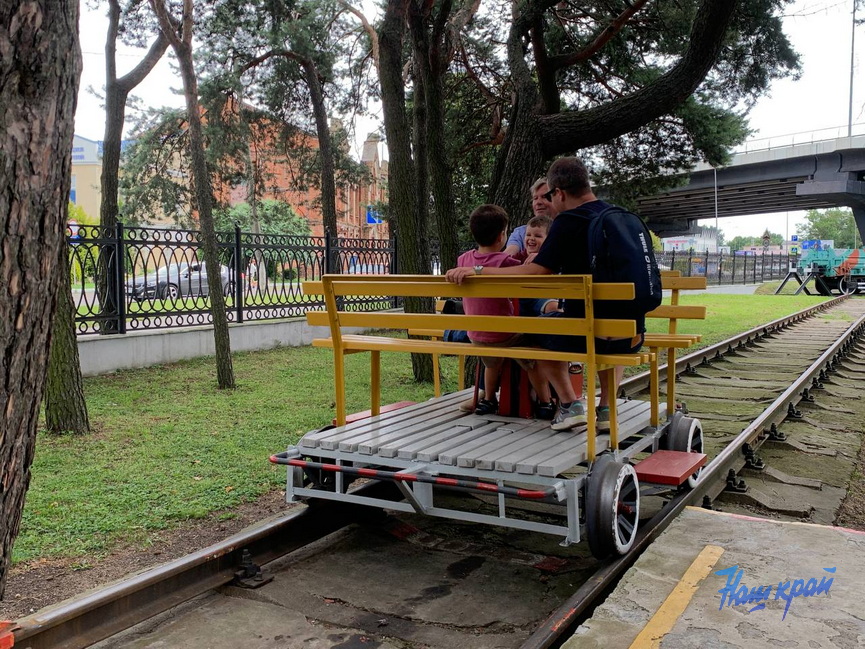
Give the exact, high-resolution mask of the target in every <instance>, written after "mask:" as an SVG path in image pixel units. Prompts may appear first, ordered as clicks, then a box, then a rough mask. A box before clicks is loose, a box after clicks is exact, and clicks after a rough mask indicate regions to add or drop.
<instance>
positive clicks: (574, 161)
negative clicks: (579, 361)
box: [446, 158, 643, 430]
mask: <svg viewBox="0 0 865 649" xmlns="http://www.w3.org/2000/svg"><path fill="white" fill-rule="evenodd" d="M547 185H548V187H549V190H548V191H547V193H546V195H545V198H546V199H547V200H549V201H550V202H551V203H552V205H553V209H554V211H555V212H556V213H557V216H556V217H555V219H554V220H553V225H552V227H551V228H550V232H549V234H548V235H547V238H546V240H545V241H544V243H543V245H542V246H541V249H540V251H539V252H538V254H537V256H536V257H535V259H534V261H533V262H531V263H528V264H524V265H523V266H512V267H510V268H484V269H483V270H482V271H481V272H482V273H488V274H490V275H551V274H556V273H565V274H575V275H589V274H591V272H592V271H591V261H590V259H589V248H588V236H587V234H588V225H589V221H588V219H586V218H584V217H581V216H579V215H578V214H577V213H575V210H577V209H578V208H579V210H580V211H581V212H582V213H583V214H585V213H586V211H589V212H595V213H599V212H600V211H601V210H603V209H604V208H605V207H607V204H606V203H604V202H603V201H599V200H598V198H597V197H596V196H595V194H594V193H593V192H592V189H591V186H590V184H589V174H588V171H587V170H586V167H585V166H584V165H583V163H582V162H581V161H580V160H579V159H578V158H561V159H559V160H556V161H555V162H554V163H553V164H552V165H551V166H550V169H549V171H548V172H547ZM474 274H476V272H475V271H474V269H472V268H452V269H451V270H449V271H448V272H447V274H446V276H447V279H448V281H450V282H454V283H456V284H460V283H462V281H463V279H465V278H466V277H468V276H470V275H474ZM584 315H585V313H584V309H583V303H582V302H581V301H578V302H574V301H569V300H565V306H564V313H553V314H549V317H571V318H582V317H583V316H584ZM638 325H640V323H638ZM642 329H643V327H642V326H639V327H638V332H639V333H638V335H637V336H636V337H635V338H633V339H631V338H627V339H614V340H609V339H601V338H596V339H595V349H596V351H597V353H599V354H605V353H607V354H615V353H628V352H631V351H636V350H637V349H639V348H640V346H642V343H643V338H642ZM537 342H538V344H539V346H541V347H544V348H546V349H554V350H557V351H573V352H577V353H579V352H584V351H585V350H586V341H585V338H583V337H581V336H539V337H538V338H537ZM538 367H539V369H540V370H541V372H542V373H543V375H544V376H546V377H547V379H548V380H549V382H550V383H552V385H553V387H554V388H555V390H556V394H558V395H559V412H558V414H557V415H556V418H555V419H554V420H553V423H552V427H553V429H554V430H569V429H571V428H574V427H576V426H577V425H579V424H582V423H585V422H586V413H585V406H584V405H583V404H582V402H580V401H579V400H578V399H577V396H576V393H575V392H574V388H573V385H572V384H571V381H570V377H569V376H568V364H567V363H565V362H562V361H538ZM622 369H623V368H617V369H616V370H615V371H616V386H617V387H618V384H619V381H620V380H621V375H622ZM609 371H613V370H604V371H602V372H599V376H600V382H601V395H600V400H599V405H598V429H599V430H602V429H604V428H609V404H610V396H611V395H610V394H608V393H607V381H606V372H609ZM587 391H588V392H589V393H591V392H593V391H594V386H588V389H587ZM613 395H615V392H613Z"/></svg>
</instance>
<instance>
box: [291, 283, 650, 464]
mask: <svg viewBox="0 0 865 649" xmlns="http://www.w3.org/2000/svg"><path fill="white" fill-rule="evenodd" d="M303 292H304V294H306V295H323V296H324V302H325V308H326V310H325V311H309V312H307V321H308V323H309V324H310V325H313V326H324V327H328V328H329V329H330V336H329V337H327V338H316V339H315V340H313V343H312V344H313V346H315V347H329V348H332V349H333V350H334V355H333V358H334V382H335V391H336V421H337V425H343V424H344V423H345V419H346V407H345V358H344V357H345V355H346V354H352V353H357V352H370V356H371V360H370V365H371V367H370V372H371V399H370V400H371V411H372V414H373V415H376V414H378V413H379V412H380V408H381V386H380V378H381V377H380V354H381V352H383V351H388V352H404V353H405V352H408V353H421V354H433V355H437V354H456V355H465V354H466V352H467V346H466V345H465V344H464V343H451V342H444V341H442V340H419V339H411V338H409V339H406V338H392V337H386V336H369V335H356V334H346V333H343V331H342V330H343V328H345V327H361V328H368V329H396V330H403V331H405V330H422V329H427V330H435V331H443V330H445V329H457V330H474V331H495V332H501V333H520V334H557V335H572V336H583V337H585V338H586V347H587V351H586V352H585V353H570V352H556V351H551V350H547V349H540V348H537V347H494V346H485V345H472V347H471V348H470V349H471V352H470V353H471V354H472V355H476V356H484V355H488V356H495V357H499V358H514V359H517V358H522V359H534V360H553V361H574V362H579V363H582V364H583V367H584V371H585V380H586V382H587V385H590V386H594V385H595V377H596V376H597V373H598V371H599V370H603V369H609V368H613V367H615V366H618V365H630V366H637V365H642V364H645V363H648V364H649V365H650V368H651V380H650V395H651V396H650V403H651V406H650V408H651V410H650V423H651V425H652V426H655V427H657V426H658V424H659V403H658V363H657V355H656V353H654V352H652V351H648V352H646V351H640V352H636V353H633V354H597V353H596V352H595V337H596V336H606V337H612V338H630V337H633V336H634V335H636V323H635V322H634V321H633V320H612V319H601V318H595V317H594V306H593V301H594V300H599V299H603V300H631V299H633V297H634V287H633V285H632V284H594V285H593V284H592V279H591V276H588V275H546V276H541V277H537V276H519V275H512V276H474V277H469V278H467V280H466V281H465V282H464V283H463V284H461V285H456V284H450V283H448V282H447V281H446V280H445V279H444V278H443V277H441V276H430V275H383V276H358V275H325V276H324V277H322V279H321V281H315V282H304V283H303ZM344 297H427V298H449V297H454V298H456V297H461V298H465V297H498V298H552V299H568V300H581V301H583V303H584V306H585V314H586V316H585V317H584V318H536V317H519V316H468V315H456V314H443V313H402V312H393V311H377V312H370V313H362V312H357V311H341V310H339V308H338V307H337V304H338V303H339V302H340V298H344ZM614 380H615V378H614V376H613V373H612V372H610V373H609V384H608V387H609V388H610V394H615V391H614V385H613V382H614ZM611 405H613V407H612V408H611V411H610V446H611V448H613V449H617V448H618V428H617V415H616V408H615V403H613V404H611ZM587 418H588V427H587V428H588V439H587V455H588V459H589V461H593V460H594V457H595V431H596V422H595V419H596V417H595V409H594V408H591V407H590V408H588V413H587Z"/></svg>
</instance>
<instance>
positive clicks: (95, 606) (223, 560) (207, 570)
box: [11, 482, 402, 649]
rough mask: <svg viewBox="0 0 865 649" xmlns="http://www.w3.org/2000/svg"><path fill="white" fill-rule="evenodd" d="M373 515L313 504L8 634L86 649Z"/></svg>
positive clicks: (388, 488)
mask: <svg viewBox="0 0 865 649" xmlns="http://www.w3.org/2000/svg"><path fill="white" fill-rule="evenodd" d="M354 491H355V492H362V493H366V494H369V495H375V496H376V497H378V498H388V499H392V500H399V499H400V498H401V497H402V496H401V495H400V493H399V491H398V490H397V489H394V488H393V486H392V485H391V484H390V483H377V482H371V483H368V484H365V485H363V486H361V487H358V488H357V489H355V490H354ZM370 492H373V493H370ZM371 515H373V514H372V512H371V511H370V509H369V507H362V506H360V505H351V504H348V503H335V502H331V501H324V502H318V501H316V502H314V503H311V504H310V505H309V506H308V507H305V508H303V509H298V510H297V511H293V512H288V513H286V514H281V515H278V516H276V517H273V518H271V519H268V520H266V521H262V522H261V523H259V524H257V525H255V526H253V527H251V528H249V529H247V530H244V531H242V532H240V533H238V534H235V535H234V536H231V537H229V538H227V539H225V540H224V541H222V542H220V543H216V544H214V545H211V546H210V547H207V548H204V549H203V550H199V551H198V552H194V553H192V554H190V555H187V556H184V557H181V558H179V559H177V560H175V561H171V562H169V563H166V564H163V565H161V566H156V567H155V568H152V569H150V570H147V571H145V572H143V573H141V574H139V575H136V576H133V577H131V578H129V579H124V580H122V581H119V582H116V583H114V584H112V585H109V586H108V587H106V588H103V589H100V590H97V591H94V592H92V593H89V594H85V595H83V596H81V597H78V598H75V599H73V600H70V601H67V602H63V603H61V604H59V605H57V606H52V607H49V608H47V609H45V610H43V611H39V612H37V613H34V614H33V615H30V616H27V617H24V618H21V619H20V620H17V621H15V622H14V625H13V627H12V628H11V631H12V634H13V637H14V646H15V647H16V649H17V648H18V647H21V648H22V649H24V648H30V649H80V648H83V647H88V646H90V645H91V644H93V643H95V642H98V641H99V640H103V639H105V638H108V637H110V636H112V635H114V634H116V633H119V632H120V631H123V630H124V629H128V628H131V627H133V626H135V625H136V624H138V623H140V622H143V621H144V620H147V619H148V618H150V617H153V616H154V615H157V614H158V613H161V612H163V611H166V610H168V609H170V608H172V607H174V606H177V605H178V604H181V603H183V602H185V601H187V600H189V599H192V598H193V597H196V596H197V595H200V594H202V593H205V592H207V591H209V590H211V589H213V588H217V587H219V586H223V585H225V584H228V583H230V582H231V581H232V580H233V579H234V578H235V574H236V573H237V571H238V570H240V569H241V568H242V565H243V561H244V558H248V559H250V560H251V561H252V562H253V563H254V564H257V565H263V564H266V563H268V562H270V561H273V560H274V559H277V558H279V557H281V556H284V555H286V554H288V553H289V552H292V551H293V550H296V549H298V548H301V547H303V546H305V545H308V544H310V543H312V542H313V541H315V540H318V539H320V538H323V537H325V536H327V535H328V534H331V533H332V532H335V531H337V530H339V529H341V528H343V527H345V526H346V525H349V524H350V523H352V522H355V521H358V520H364V519H366V520H368V519H369V518H370V516H371ZM247 551H248V552H249V554H248V555H246V554H245V553H246V552H247Z"/></svg>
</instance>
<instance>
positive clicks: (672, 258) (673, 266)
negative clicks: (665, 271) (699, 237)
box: [670, 248, 676, 270]
mask: <svg viewBox="0 0 865 649" xmlns="http://www.w3.org/2000/svg"><path fill="white" fill-rule="evenodd" d="M670 252H671V253H673V254H671V255H670V270H676V249H675V248H673V249H672V250H671V251H670Z"/></svg>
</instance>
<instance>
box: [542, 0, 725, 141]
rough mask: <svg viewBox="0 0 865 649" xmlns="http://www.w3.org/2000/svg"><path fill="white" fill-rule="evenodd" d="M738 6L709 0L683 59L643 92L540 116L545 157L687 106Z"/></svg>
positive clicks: (697, 18)
mask: <svg viewBox="0 0 865 649" xmlns="http://www.w3.org/2000/svg"><path fill="white" fill-rule="evenodd" d="M736 5H737V0H703V2H702V3H701V5H700V7H699V9H698V11H697V15H696V16H695V18H694V24H693V27H692V29H691V35H690V40H689V45H688V49H687V50H686V51H685V53H684V54H683V55H682V58H681V59H680V61H679V62H678V63H677V64H676V65H675V66H673V67H672V68H671V69H670V70H669V71H668V72H667V73H666V74H664V75H663V76H661V77H659V78H658V79H657V80H656V81H654V82H652V83H651V84H649V85H647V86H646V87H644V88H642V89H641V90H638V91H637V92H635V93H633V94H630V95H628V96H626V97H622V98H621V99H615V100H613V101H611V102H609V103H607V104H604V105H602V106H598V107H596V108H590V109H588V110H583V111H568V112H564V113H558V114H555V115H542V116H540V117H539V118H538V119H539V123H540V131H541V146H542V148H543V152H544V155H545V156H546V157H548V158H551V157H553V156H555V155H558V154H560V153H565V152H568V151H574V150H578V149H583V148H585V147H589V146H593V145H595V144H600V143H602V142H606V141H608V140H611V139H613V138H615V137H618V136H620V135H622V134H623V133H627V132H628V131H632V130H634V129H636V128H639V127H640V126H643V125H644V124H646V123H648V122H650V121H651V120H653V119H656V118H658V117H660V116H661V115H663V114H665V113H668V112H670V111H671V110H673V109H675V108H676V107H677V106H679V105H681V103H682V102H683V101H684V100H685V99H687V98H688V97H689V96H690V95H691V94H693V92H694V91H695V90H696V89H697V88H698V87H699V85H700V83H701V82H702V81H703V79H704V78H705V76H706V74H707V73H708V71H709V70H710V69H711V67H712V65H714V63H715V60H716V59H717V57H718V54H719V53H720V51H721V46H722V44H723V42H724V37H725V36H726V33H727V27H728V26H729V24H730V20H731V19H732V16H733V11H734V9H735V8H736Z"/></svg>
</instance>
